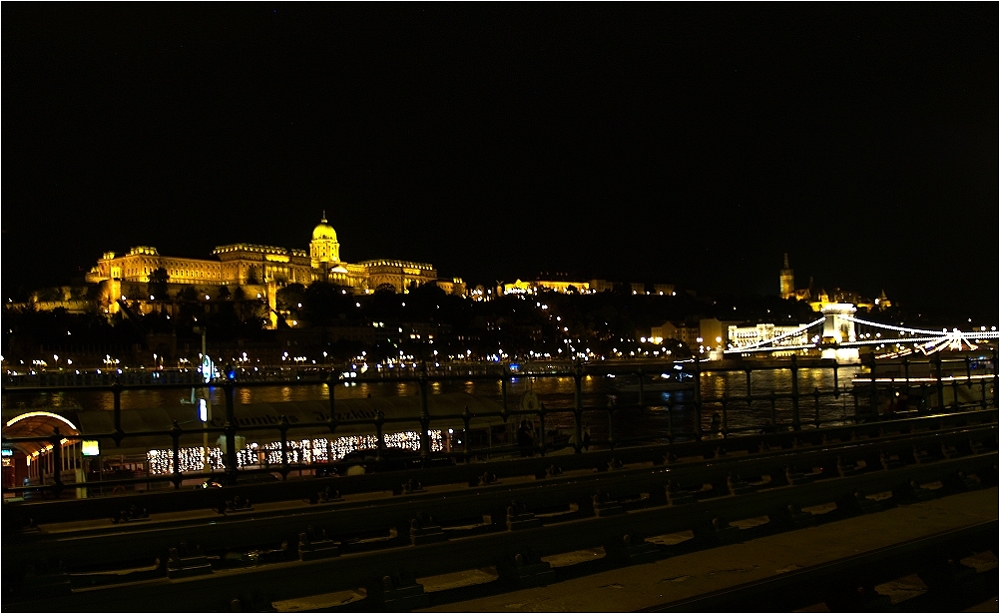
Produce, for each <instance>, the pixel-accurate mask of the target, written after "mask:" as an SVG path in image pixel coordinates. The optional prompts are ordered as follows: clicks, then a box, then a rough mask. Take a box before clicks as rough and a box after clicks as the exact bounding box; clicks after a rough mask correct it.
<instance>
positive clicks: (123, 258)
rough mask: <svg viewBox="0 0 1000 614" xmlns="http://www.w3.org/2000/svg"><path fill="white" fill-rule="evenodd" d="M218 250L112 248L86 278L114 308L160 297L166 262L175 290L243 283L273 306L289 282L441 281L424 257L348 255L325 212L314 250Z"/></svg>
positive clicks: (403, 285)
mask: <svg viewBox="0 0 1000 614" xmlns="http://www.w3.org/2000/svg"><path fill="white" fill-rule="evenodd" d="M212 254H213V255H214V256H215V259H198V258H178V257H173V256H164V255H161V254H160V253H159V252H158V251H157V249H156V248H155V247H149V246H139V247H133V248H131V249H130V250H129V251H128V253H126V254H122V255H118V254H115V253H114V252H107V253H105V254H104V255H103V257H101V258H100V259H99V260H98V261H97V265H96V266H94V267H93V268H92V269H91V271H90V272H89V273H88V274H87V276H86V280H87V282H89V283H98V284H103V285H104V289H103V290H104V291H103V295H104V300H103V302H104V304H105V305H106V306H107V307H108V311H109V312H115V311H117V303H116V301H117V300H118V299H120V298H122V297H125V298H133V299H135V300H139V301H144V300H146V299H147V298H149V299H150V300H155V296H149V294H150V292H149V285H150V282H152V281H154V278H155V274H154V271H156V270H157V269H160V268H162V269H164V270H165V271H166V281H167V283H168V284H169V285H168V293H170V294H176V292H177V290H178V289H179V288H180V286H181V285H186V286H193V287H195V289H196V290H198V291H199V293H203V292H210V291H211V290H216V291H217V290H218V289H219V288H220V287H223V286H234V287H240V288H243V291H244V294H245V295H246V296H254V295H259V296H260V297H262V298H264V297H266V298H267V300H268V303H269V305H270V307H271V309H272V310H273V309H274V307H275V295H276V293H277V290H278V289H279V288H282V287H284V286H287V285H289V284H302V285H305V286H308V285H309V284H311V283H313V282H317V281H321V282H329V283H334V284H338V285H340V286H343V287H345V288H350V290H351V292H354V293H361V294H366V293H371V292H374V291H376V290H383V289H386V290H392V291H395V292H406V291H408V290H409V289H410V288H411V287H414V286H420V285H423V284H426V283H437V282H438V279H437V269H435V268H434V266H433V265H431V264H427V263H423V262H410V261H406V260H387V259H379V260H364V261H362V262H359V263H356V264H354V263H349V262H344V261H342V260H341V259H340V242H339V241H338V240H337V232H336V231H335V230H334V228H333V226H331V225H330V224H329V223H328V222H327V219H326V213H325V212H324V214H323V218H322V219H321V220H320V222H319V224H317V225H316V227H315V228H314V229H313V232H312V240H311V241H310V243H309V249H308V251H307V250H304V249H296V248H285V247H276V246H273V245H257V244H253V243H234V244H231V245H220V246H218V247H216V248H215V249H214V250H212ZM151 276H152V277H151ZM440 285H441V286H442V288H444V289H445V291H446V292H449V293H450V294H457V295H463V296H464V295H465V291H466V289H465V284H464V283H463V282H462V280H461V279H459V278H453V279H451V280H445V281H444V282H443V283H442V284H440Z"/></svg>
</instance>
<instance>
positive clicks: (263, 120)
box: [2, 3, 1000, 318]
mask: <svg viewBox="0 0 1000 614" xmlns="http://www.w3.org/2000/svg"><path fill="white" fill-rule="evenodd" d="M4 15H5V17H4V20H3V35H4V36H3V41H4V43H3V69H4V76H5V78H4V86H5V87H4V88H3V130H4V141H3V144H4V145H5V147H4V148H3V169H4V171H5V172H4V179H6V181H4V182H3V203H4V207H3V210H2V215H3V217H2V229H3V267H2V282H3V290H4V292H5V293H7V294H5V296H7V295H9V294H10V293H13V292H15V291H16V289H17V288H19V287H25V286H28V287H30V286H37V285H41V284H55V283H67V282H69V281H70V279H71V278H72V277H73V276H74V275H77V276H79V275H82V272H83V271H86V270H87V269H89V268H90V267H91V266H93V264H94V262H95V261H96V259H97V258H98V257H99V256H100V255H101V253H102V252H104V251H106V250H115V251H118V252H121V251H124V250H127V248H128V247H130V246H133V245H153V246H156V247H157V248H158V249H159V250H160V253H161V254H165V255H176V256H192V257H208V256H209V254H210V252H211V250H212V248H213V247H214V246H216V245H221V244H225V243H232V242H240V241H244V242H253V243H264V244H270V245H280V246H286V247H299V248H307V247H308V242H309V238H310V232H311V230H312V227H313V226H314V225H315V224H316V223H317V222H318V220H319V218H320V215H321V213H322V211H323V210H324V209H325V210H326V213H327V217H328V218H329V220H330V223H331V224H332V225H333V226H334V227H335V228H336V230H337V233H338V236H339V240H340V243H341V257H342V258H343V259H344V260H346V261H348V262H356V261H359V260H363V259H367V258H378V257H388V258H401V259H409V260H418V261H426V262H431V263H433V264H434V265H436V267H437V268H438V271H439V273H440V274H441V275H442V276H446V277H451V276H461V277H463V278H465V280H466V281H468V282H472V283H473V284H474V283H488V282H492V281H493V280H497V279H501V280H513V279H516V278H518V277H520V278H526V277H533V276H534V275H535V274H537V273H538V272H540V271H565V272H569V273H575V274H578V275H579V276H580V277H581V278H587V277H605V278H609V279H614V280H622V281H633V280H634V281H648V282H672V283H676V284H678V285H680V286H683V287H686V288H691V289H694V290H697V291H698V292H701V293H757V294H761V295H765V294H772V295H773V294H777V292H778V269H779V268H780V267H781V261H782V254H783V253H784V252H788V253H789V254H790V257H791V260H792V266H793V268H794V269H795V271H796V276H797V282H798V285H799V286H804V285H805V284H807V283H808V279H809V277H813V278H814V280H815V284H816V287H824V288H826V289H828V290H829V289H833V288H834V287H837V286H839V287H844V288H852V289H856V290H858V291H861V292H864V293H868V294H874V293H877V292H878V291H879V290H881V289H883V288H884V289H885V291H886V292H887V293H888V294H889V296H890V297H891V298H896V299H897V300H901V301H903V302H904V303H905V304H908V305H909V306H910V307H912V308H915V309H917V308H924V306H925V305H926V308H928V309H934V308H945V309H952V310H953V311H954V313H961V312H963V310H969V312H970V313H973V312H974V313H977V314H980V313H986V314H993V316H994V318H995V315H996V314H997V311H998V304H1000V302H998V261H1000V249H998V234H1000V231H998V176H997V173H998V170H997V169H998V164H1000V161H998V124H997V121H998V119H997V118H998V97H1000V95H998V87H997V84H998V77H997V75H998V65H997V58H998V53H997V48H998V40H997V38H998V35H997V32H998V19H997V16H998V8H997V4H995V3H978V4H958V3H921V4H900V3H887V4H883V3H851V4H839V3H837V4H835V3H808V4H785V3H782V4H757V3H752V4H737V5H732V4H723V3H709V4H697V5H679V4H677V3H659V4H632V3H628V4H597V3H593V4H592V3H587V4H563V3H558V4H535V3H517V4H501V5H495V4H479V3H475V4H457V3H449V4H428V3H417V4H405V5H397V4H348V3H334V4H330V5H320V4H318V3H317V4H314V3H308V4H295V5H292V4H276V5H271V4H265V3H254V4H236V3H226V4H222V5H216V4H207V3H206V4H202V3H194V4H165V3H156V4H152V3H141V4H125V3H120V4H112V5H100V4H91V3H84V4H73V5H61V4H60V5H55V4H52V3H13V4H8V5H6V8H5V10H4Z"/></svg>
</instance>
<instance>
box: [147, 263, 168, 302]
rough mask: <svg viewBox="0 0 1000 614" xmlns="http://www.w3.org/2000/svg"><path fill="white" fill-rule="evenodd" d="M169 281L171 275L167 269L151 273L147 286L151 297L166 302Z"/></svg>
mask: <svg viewBox="0 0 1000 614" xmlns="http://www.w3.org/2000/svg"><path fill="white" fill-rule="evenodd" d="M168 281H170V275H169V274H168V273H167V269H165V268H163V267H159V268H156V269H153V270H152V271H150V273H149V282H148V283H147V284H146V289H147V291H148V293H149V295H150V296H151V297H153V298H154V299H155V300H159V301H162V300H165V299H166V298H167V282H168Z"/></svg>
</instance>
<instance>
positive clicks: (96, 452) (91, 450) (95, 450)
mask: <svg viewBox="0 0 1000 614" xmlns="http://www.w3.org/2000/svg"><path fill="white" fill-rule="evenodd" d="M81 453H82V454H83V455H84V456H100V455H101V446H100V444H99V443H98V441H97V440H96V439H84V440H83V444H82V445H81Z"/></svg>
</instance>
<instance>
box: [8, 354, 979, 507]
mask: <svg viewBox="0 0 1000 614" xmlns="http://www.w3.org/2000/svg"><path fill="white" fill-rule="evenodd" d="M665 364H671V365H673V364H674V363H665ZM678 364H682V366H683V368H684V369H685V370H686V372H687V373H689V375H691V377H692V386H691V387H690V388H689V389H688V390H683V391H679V393H678V394H672V395H670V396H669V397H668V398H664V397H663V396H661V397H659V398H654V397H652V396H650V395H651V392H650V391H648V390H647V387H648V384H647V383H646V380H645V377H646V376H647V375H648V374H650V373H652V372H654V371H655V372H659V371H660V370H662V367H661V368H660V369H656V370H651V369H650V368H649V367H650V366H656V365H648V364H647V365H646V366H644V367H639V368H635V367H634V366H630V365H618V364H614V363H600V364H596V365H595V364H586V365H585V364H582V363H577V364H575V365H574V366H573V367H572V368H571V369H569V370H562V371H552V370H543V371H539V372H534V373H530V372H529V373H525V372H518V373H511V372H510V370H509V369H507V368H505V367H503V368H500V369H498V370H497V371H494V372H488V371H487V372H484V373H481V374H471V375H470V374H465V373H463V374H448V373H434V372H432V371H431V370H429V369H428V368H427V367H426V366H425V367H423V369H422V370H421V371H420V372H419V373H416V374H413V375H402V376H389V377H386V376H381V375H379V376H377V377H370V378H359V380H358V381H367V382H382V383H416V384H417V385H418V387H419V394H420V408H421V411H420V415H419V417H417V418H414V417H393V416H388V417H387V416H384V415H382V414H381V413H379V414H377V415H376V416H375V418H374V419H355V420H338V419H337V414H336V412H335V411H334V410H335V407H336V402H337V401H336V399H335V395H334V394H333V387H332V385H333V384H336V383H338V382H339V381H340V380H339V376H338V375H337V374H336V373H335V372H332V371H331V372H327V373H326V374H325V379H319V380H308V381H303V380H299V381H285V382H271V381H240V379H239V378H238V377H237V378H236V379H233V380H229V379H226V380H223V381H221V382H216V383H212V384H206V383H200V384H193V385H192V384H190V383H164V384H156V385H152V386H150V385H131V386H130V385H125V384H122V383H120V382H116V383H114V384H111V385H96V386H73V387H72V389H73V390H91V391H99V392H110V393H111V394H112V396H113V408H112V410H111V413H112V424H113V429H112V431H111V432H107V433H83V434H77V435H71V434H63V433H61V432H60V431H59V429H58V428H55V429H53V432H52V434H51V435H42V436H28V437H7V436H6V434H5V435H4V436H3V445H4V447H5V448H9V447H12V446H16V445H18V444H27V443H42V444H47V445H50V446H51V464H50V467H52V468H54V469H55V470H54V471H52V472H50V475H48V476H45V477H44V480H43V481H49V480H51V482H50V483H43V484H38V485H26V486H15V487H4V488H3V492H4V493H24V492H26V491H51V492H52V493H53V494H54V495H55V496H57V497H58V496H59V495H60V494H61V493H62V492H63V491H64V490H66V489H68V488H80V487H82V484H68V483H66V482H64V480H63V477H62V475H61V473H60V471H59V468H60V467H61V466H62V461H63V459H62V454H63V450H62V443H63V442H64V441H70V442H74V441H79V440H85V439H86V440H93V439H111V440H113V441H114V442H115V444H116V446H121V444H122V443H123V442H124V441H127V440H128V438H130V437H150V436H153V437H160V438H162V440H163V441H164V442H166V441H169V442H170V445H169V450H170V453H171V454H172V460H173V463H172V471H171V472H170V474H169V475H159V476H146V477H140V478H128V479H114V480H104V481H102V482H100V483H93V482H91V483H88V486H93V485H96V484H100V485H102V486H111V487H115V486H127V485H136V484H143V483H145V484H163V483H168V484H170V485H172V486H173V487H174V488H175V489H178V488H180V487H181V484H182V482H183V481H184V480H185V479H190V478H192V477H198V476H205V477H208V478H210V479H215V478H220V479H221V480H223V481H224V482H225V483H226V484H229V485H233V484H236V483H237V482H238V479H239V476H240V475H241V474H252V473H262V472H266V473H270V472H272V471H276V472H278V473H280V474H281V477H282V479H286V478H287V477H288V475H289V473H291V472H292V471H294V470H305V471H315V470H320V469H327V470H329V469H330V468H341V467H342V466H343V464H342V463H338V462H322V463H316V462H311V463H301V462H293V461H292V460H290V458H289V457H290V455H291V454H290V451H291V446H290V442H291V441H294V439H292V438H290V436H294V434H295V432H296V431H298V430H299V429H316V428H317V427H318V428H320V429H327V430H328V431H329V433H330V434H331V436H334V435H336V434H337V431H338V429H340V428H342V427H347V426H367V427H371V429H372V430H373V431H374V433H375V436H376V439H377V449H376V458H375V462H376V466H378V465H379V464H381V463H383V462H384V461H385V451H386V449H387V446H386V440H385V436H386V432H387V429H391V427H392V425H396V424H402V423H410V424H413V423H414V422H415V421H416V422H418V423H419V426H420V437H419V453H420V458H421V459H422V461H423V462H425V463H426V462H427V461H429V460H430V459H432V458H440V457H446V458H451V459H454V460H456V461H463V462H469V461H471V460H473V459H475V458H477V457H481V456H485V457H497V456H503V455H505V454H516V453H517V452H518V451H521V448H520V447H518V446H516V445H506V446H500V447H493V446H490V447H488V448H483V447H474V446H473V444H472V438H471V437H470V436H468V435H469V434H470V432H471V430H472V429H471V422H472V420H473V419H476V418H490V417H493V418H500V419H501V420H502V421H503V422H504V423H505V424H509V421H510V420H511V419H512V418H513V419H514V420H515V424H516V423H517V421H518V420H520V419H528V418H531V419H535V418H537V419H538V421H539V423H540V424H541V425H542V428H541V429H540V436H539V439H538V441H537V442H534V443H533V444H532V445H531V449H530V451H525V453H531V454H534V453H538V454H541V455H543V456H544V455H546V454H548V453H550V452H553V451H555V450H556V449H557V448H562V449H571V451H572V452H573V453H575V454H580V453H581V452H583V451H584V449H585V447H588V446H586V443H585V441H586V439H585V434H586V432H587V424H588V423H587V422H586V416H590V415H593V414H595V413H596V414H597V415H598V416H599V415H600V414H602V413H603V414H606V419H607V435H606V437H604V438H602V439H601V440H599V441H593V442H592V443H593V445H594V446H595V447H606V448H610V449H612V450H613V449H615V448H617V447H621V446H628V445H635V444H638V443H648V442H649V441H650V440H651V439H653V440H655V441H667V442H673V441H675V440H677V439H680V440H683V439H695V440H701V439H702V438H705V437H729V436H736V435H740V434H743V433H761V432H770V431H775V430H795V431H797V430H800V429H802V428H804V427H805V428H821V427H823V426H824V425H827V424H831V423H840V424H843V423H844V422H845V417H844V416H839V417H832V418H830V417H828V418H824V417H822V416H821V412H820V406H821V402H822V401H823V400H824V399H841V397H844V398H849V399H851V401H852V406H853V410H854V411H853V415H852V416H849V417H847V421H854V422H858V421H866V420H873V419H880V418H884V417H893V416H895V415H900V416H903V415H905V416H912V415H920V414H921V413H928V412H930V411H931V410H932V409H936V410H937V411H945V410H946V409H947V410H950V411H960V410H962V409H987V408H992V409H996V408H997V398H996V389H997V385H998V372H997V353H996V351H994V352H993V356H992V358H991V359H989V361H988V364H986V365H975V366H974V365H973V363H972V359H970V358H965V359H963V360H959V361H948V360H942V359H941V358H940V357H937V358H935V359H932V360H930V361H903V362H902V363H900V364H901V365H902V366H903V368H904V374H903V375H904V376H903V377H901V378H897V377H894V376H893V377H889V378H888V379H887V380H886V381H881V380H882V379H883V378H880V377H879V375H880V373H882V372H885V368H884V367H882V366H881V365H879V364H876V363H875V362H874V361H872V362H871V363H870V364H869V370H870V371H869V375H868V381H869V382H870V383H869V384H866V385H863V386H851V387H844V386H841V383H840V377H841V375H840V373H841V370H842V369H844V368H845V367H846V366H845V365H840V364H838V363H837V362H836V361H819V362H815V363H806V364H803V363H802V362H800V361H799V360H798V359H797V358H796V357H792V359H791V360H790V361H788V362H787V363H780V364H764V365H754V364H752V363H750V364H745V365H740V366H712V365H711V364H710V363H699V362H697V361H693V362H688V363H678ZM920 365H923V366H927V367H928V369H930V372H931V373H932V375H933V376H934V377H933V378H930V379H931V381H929V382H928V381H925V380H926V379H928V378H917V377H911V370H913V369H914V368H916V367H917V366H920ZM956 365H957V366H959V367H964V369H961V368H960V369H957V370H956V369H954V368H953V367H955V366H956ZM980 366H982V367H984V368H983V369H982V371H983V373H982V374H980V373H978V371H979V370H980V369H979V368H978V367H980ZM990 367H992V369H990ZM806 368H808V369H821V370H832V375H833V388H832V389H830V390H820V389H819V388H818V387H816V388H814V389H813V390H812V391H803V390H802V389H801V385H800V371H801V370H802V369H806ZM963 371H964V374H963V373H962V372H963ZM973 371H977V373H975V374H974V373H973ZM761 372H786V373H787V374H788V376H789V378H790V380H789V383H790V388H789V390H788V391H787V392H777V391H776V390H775V389H773V388H772V389H771V390H769V391H764V392H761V391H759V387H758V390H755V389H754V386H753V377H752V376H753V374H754V373H761ZM733 373H744V374H745V377H746V391H745V394H735V395H730V394H729V393H728V390H726V391H724V392H723V393H722V394H721V395H712V396H708V395H704V394H703V390H702V388H703V378H704V377H706V376H708V375H710V374H716V375H718V374H729V375H731V374H733ZM610 374H615V375H622V376H626V377H629V376H631V377H637V378H638V381H639V385H638V391H637V398H635V399H634V400H633V399H632V398H627V397H628V396H629V395H626V396H624V397H622V399H621V402H618V399H616V398H609V401H608V403H607V405H602V406H586V405H585V402H584V392H583V381H584V378H586V377H593V376H600V377H607V376H608V375H610ZM524 377H531V378H535V379H544V378H572V380H573V391H574V399H573V403H572V406H571V407H563V408H558V407H557V408H550V407H546V405H545V403H544V402H542V403H540V404H539V406H538V407H537V408H534V407H532V408H521V407H516V408H511V407H510V406H509V399H508V396H509V388H510V384H511V382H512V380H513V379H514V378H524ZM917 380H920V381H919V382H918V381H917ZM454 381H462V382H468V381H472V382H479V381H485V382H494V383H496V382H499V384H500V396H501V400H500V403H501V407H502V409H501V410H499V411H498V412H486V413H479V414H474V413H472V412H470V411H469V410H468V408H466V409H465V411H464V412H462V413H458V414H435V415H433V416H432V415H431V413H430V411H429V398H430V397H431V396H432V395H431V392H430V391H429V387H430V384H431V383H433V382H438V383H443V382H454ZM321 384H326V385H328V386H330V391H329V396H328V398H329V408H330V411H329V418H328V419H327V420H325V421H312V422H296V423H294V424H292V423H290V422H289V421H288V420H287V418H284V417H283V418H282V419H281V420H279V422H278V423H277V424H275V425H254V426H240V425H239V423H238V421H237V419H236V412H237V407H238V406H237V403H236V401H235V396H234V391H235V390H236V389H237V388H252V387H271V386H283V387H287V386H316V385H321ZM914 384H918V385H914ZM192 386H193V387H195V388H209V387H218V388H221V390H222V392H223V398H224V406H225V415H224V416H225V417H224V424H223V426H222V427H212V426H208V425H204V426H202V425H199V426H198V427H196V428H184V427H182V426H181V425H180V424H178V423H177V422H176V421H174V423H173V424H172V426H171V427H170V428H169V429H166V430H153V431H132V432H126V431H125V430H124V429H123V428H122V412H123V411H128V410H123V409H122V403H121V399H122V394H123V392H125V391H126V390H147V389H151V388H156V389H170V388H176V389H182V388H183V389H188V388H191V387H192ZM66 389H68V388H63V387H58V388H23V387H17V388H16V389H15V390H16V391H17V392H41V391H46V392H52V391H58V390H66ZM949 389H950V390H951V393H952V398H951V403H950V404H946V400H947V399H946V394H945V391H946V390H949ZM963 389H964V390H966V391H970V394H971V392H976V393H978V394H976V395H974V396H971V397H969V398H967V399H965V400H961V396H962V395H961V394H960V391H961V390H963ZM900 391H905V392H906V393H907V394H908V395H909V394H913V395H914V396H915V397H916V398H917V402H916V403H915V404H914V405H913V406H912V407H909V408H907V410H906V411H905V412H889V413H888V415H887V416H886V415H882V414H880V412H879V405H880V403H882V401H883V400H885V399H886V398H887V397H888V398H889V399H890V400H891V399H892V398H895V395H896V393H897V392H900ZM810 401H811V402H812V409H813V411H811V412H810V411H809V407H808V404H809V402H810ZM779 404H780V405H782V408H781V410H780V411H779ZM762 406H763V407H764V408H765V411H764V412H763V413H764V415H766V418H764V419H763V420H761V421H756V422H755V421H753V420H750V421H747V420H743V421H742V423H741V424H731V421H732V420H731V419H732V416H733V413H734V411H742V412H745V414H744V415H746V414H753V413H754V412H757V413H758V414H760V413H761V412H760V408H761V407H762ZM649 408H661V409H662V410H663V416H664V417H665V419H666V425H665V428H663V429H662V431H660V432H655V433H645V434H643V435H639V436H633V437H617V436H616V428H615V427H616V419H618V418H619V417H621V416H623V415H625V414H627V413H629V412H632V415H635V411H636V410H639V411H640V414H641V412H643V411H647V410H649ZM709 412H711V415H712V420H711V421H710V422H709V423H708V424H707V425H706V422H707V421H706V420H705V418H706V417H707V416H708V415H709ZM556 416H568V417H570V418H571V425H572V426H570V427H569V428H570V430H571V435H570V436H569V437H568V439H567V441H565V442H557V441H553V440H551V434H550V433H548V432H546V427H545V425H546V424H548V422H549V421H550V419H552V418H553V417H556ZM455 420H460V421H461V422H462V424H463V425H464V430H465V434H466V436H464V437H463V438H462V447H461V449H460V450H456V451H451V452H432V450H431V445H430V438H429V436H428V434H429V431H430V430H431V428H432V426H433V425H434V423H435V422H438V423H441V422H443V421H455ZM706 426H707V428H706ZM689 427H692V428H689ZM248 432H265V433H275V434H276V435H277V437H275V438H273V439H274V441H276V442H278V441H280V446H281V447H280V456H281V462H280V465H279V466H277V467H270V466H268V467H258V468H255V469H250V468H244V469H240V468H239V466H238V465H239V463H238V460H237V456H238V449H237V435H240V434H245V433H248ZM206 433H207V434H222V435H224V436H225V441H224V444H223V446H222V456H223V465H224V470H223V471H222V472H209V471H201V472H195V473H194V474H192V473H185V472H183V471H182V470H181V469H180V451H181V449H182V446H181V437H182V436H184V435H190V434H199V435H200V434H206ZM328 460H329V459H328Z"/></svg>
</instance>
